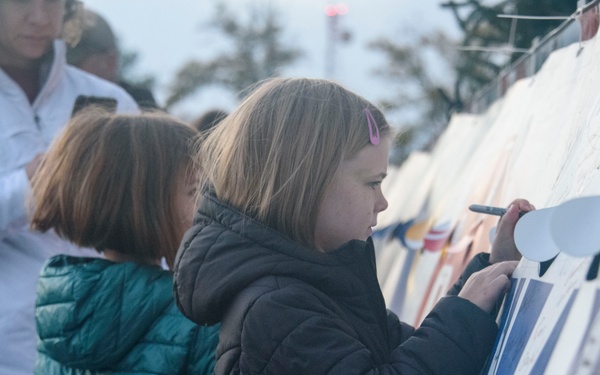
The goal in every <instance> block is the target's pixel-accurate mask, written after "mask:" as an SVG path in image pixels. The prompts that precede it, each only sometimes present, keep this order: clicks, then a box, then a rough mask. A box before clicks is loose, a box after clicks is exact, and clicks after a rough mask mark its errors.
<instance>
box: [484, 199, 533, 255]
mask: <svg viewBox="0 0 600 375" xmlns="http://www.w3.org/2000/svg"><path fill="white" fill-rule="evenodd" d="M532 210H535V207H534V206H533V205H532V204H531V203H529V201H527V200H526V199H515V200H514V201H512V203H511V204H510V205H509V206H508V210H507V211H506V213H505V214H504V215H502V217H501V218H500V220H499V221H498V226H497V229H496V235H495V236H494V242H493V243H492V250H491V254H490V263H492V264H494V263H498V262H503V261H507V260H520V259H521V253H519V250H518V249H517V246H516V245H515V236H514V233H515V226H516V225H517V221H518V220H519V212H520V211H522V212H529V211H532Z"/></svg>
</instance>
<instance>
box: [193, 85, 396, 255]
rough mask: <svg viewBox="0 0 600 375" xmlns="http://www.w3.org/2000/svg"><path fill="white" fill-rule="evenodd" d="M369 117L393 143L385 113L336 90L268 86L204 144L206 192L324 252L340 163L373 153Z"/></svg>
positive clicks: (331, 87) (259, 89) (203, 186)
mask: <svg viewBox="0 0 600 375" xmlns="http://www.w3.org/2000/svg"><path fill="white" fill-rule="evenodd" d="M365 109H368V110H370V112H371V113H372V115H373V118H374V120H375V122H376V123H377V127H378V129H379V132H380V136H381V137H389V136H390V135H391V129H390V126H389V125H388V123H387V121H386V120H385V117H384V116H383V114H382V113H381V111H379V110H378V109H377V108H375V107H374V106H373V105H372V104H371V103H369V102H368V101H367V100H366V99H364V98H362V97H361V96H358V95H356V94H354V93H352V92H351V91H349V90H347V89H345V88H343V87H342V86H340V85H338V84H336V83H334V82H331V81H328V80H322V79H307V78H274V79H269V80H266V81H263V82H261V83H259V84H258V85H257V86H256V88H255V89H254V90H253V92H251V93H250V94H249V96H247V97H246V99H245V100H244V101H243V102H242V104H241V105H240V106H239V107H238V108H237V109H236V110H235V111H234V112H232V113H231V114H230V115H229V116H227V117H226V118H225V119H223V121H222V123H221V124H220V125H219V126H217V127H216V128H215V129H214V130H213V132H212V133H211V134H210V135H209V136H208V137H207V138H206V139H205V141H204V142H203V143H202V146H201V147H200V150H199V153H198V160H199V161H200V167H201V168H202V171H203V173H202V176H201V189H200V190H201V191H206V190H208V191H212V193H214V194H215V195H216V197H217V198H218V199H220V200H222V201H224V202H226V203H227V204H229V205H231V206H232V207H234V208H236V209H238V210H240V211H241V212H243V213H244V214H246V215H248V216H250V217H252V218H254V219H256V220H258V221H260V222H262V223H264V224H266V225H267V226H269V227H271V228H274V229H275V230H277V231H279V232H280V233H283V234H285V235H287V236H288V237H289V238H291V239H292V240H294V241H296V242H298V243H300V244H302V245H305V246H308V247H311V248H315V249H317V250H319V251H322V249H318V248H317V245H316V243H315V241H314V234H315V228H316V221H317V214H318V212H319V208H320V206H321V204H322V201H323V197H324V195H325V192H326V190H327V189H328V187H329V185H330V184H331V181H332V179H333V177H334V175H335V174H336V172H337V170H338V168H339V166H340V164H341V163H342V161H344V160H347V159H350V158H352V157H353V156H355V155H356V154H357V153H358V152H359V151H360V150H361V149H363V148H364V147H367V146H368V145H370V140H369V139H370V138H369V135H370V133H369V126H368V122H367V118H366V115H365ZM375 147H376V146H375Z"/></svg>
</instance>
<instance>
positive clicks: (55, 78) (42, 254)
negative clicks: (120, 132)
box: [0, 41, 138, 375]
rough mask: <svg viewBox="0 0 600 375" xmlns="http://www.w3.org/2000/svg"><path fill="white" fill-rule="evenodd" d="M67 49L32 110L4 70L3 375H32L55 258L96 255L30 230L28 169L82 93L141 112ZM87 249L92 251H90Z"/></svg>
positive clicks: (59, 48) (0, 82)
mask: <svg viewBox="0 0 600 375" xmlns="http://www.w3.org/2000/svg"><path fill="white" fill-rule="evenodd" d="M65 53H66V46H65V45H64V42H62V41H56V42H55V43H54V54H53V57H52V62H51V64H50V66H49V68H50V69H49V71H47V72H46V77H45V79H44V77H43V78H42V79H43V81H44V84H43V87H42V89H41V91H40V93H39V94H38V96H37V97H36V99H35V101H34V103H33V104H30V103H29V100H28V99H27V96H26V95H25V93H24V92H23V91H22V90H21V88H20V87H19V86H18V85H17V84H16V83H15V82H14V81H13V80H12V79H11V78H10V77H9V76H8V75H7V74H6V73H5V72H4V71H3V70H2V69H0V374H11V375H12V374H14V375H19V374H27V375H30V374H32V373H33V365H34V360H35V355H36V347H35V346H36V341H37V334H36V329H35V320H34V301H35V293H36V283H37V276H38V273H39V271H40V269H41V267H42V265H43V264H44V262H45V261H46V260H47V259H48V258H49V257H50V256H52V255H55V254H59V253H70V254H77V255H90V253H89V250H82V249H76V248H74V247H73V246H72V245H71V244H69V243H68V242H66V241H64V240H61V239H59V238H58V236H56V235H55V234H54V232H48V233H45V234H41V233H37V232H33V231H30V230H29V229H28V223H27V214H26V209H25V202H26V198H27V195H28V194H29V180H28V178H27V175H26V173H25V167H26V166H27V164H28V163H29V162H30V161H31V160H32V159H33V158H34V157H35V156H36V155H37V154H39V153H42V152H44V151H46V149H47V148H48V145H49V144H50V142H51V141H52V139H53V138H54V137H55V136H56V135H57V133H59V132H60V130H61V129H62V128H63V127H64V125H65V124H66V122H67V121H68V120H69V118H70V117H71V113H72V109H73V105H74V103H75V99H76V98H77V96H79V95H86V96H102V97H112V98H115V99H116V100H117V103H118V104H117V111H118V112H137V111H138V107H137V105H136V103H135V101H134V100H133V99H132V98H131V97H130V96H129V95H128V94H127V93H126V92H125V91H124V90H123V89H121V88H120V87H119V86H117V85H115V84H113V83H110V82H108V81H105V80H102V79H100V78H98V77H96V76H93V75H91V74H88V73H86V72H83V71H81V70H79V69H77V68H75V67H72V66H68V65H67V63H66V57H65ZM86 251H88V253H86Z"/></svg>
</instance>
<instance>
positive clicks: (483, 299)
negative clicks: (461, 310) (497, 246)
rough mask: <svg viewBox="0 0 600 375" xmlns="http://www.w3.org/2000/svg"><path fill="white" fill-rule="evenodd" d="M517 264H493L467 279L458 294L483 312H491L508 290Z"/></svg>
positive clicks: (510, 262) (511, 262)
mask: <svg viewBox="0 0 600 375" xmlns="http://www.w3.org/2000/svg"><path fill="white" fill-rule="evenodd" d="M518 264H519V262H517V261H507V262H500V263H496V264H493V265H491V266H489V267H487V268H485V269H483V270H481V271H479V272H475V273H474V274H472V275H471V277H469V279H468V280H467V282H466V283H465V285H464V286H463V288H462V290H461V291H460V293H459V294H458V296H459V297H462V298H464V299H466V300H469V301H470V302H471V303H473V304H475V305H477V306H478V307H479V308H481V309H482V310H483V311H485V312H488V313H489V312H491V311H492V309H493V308H494V306H495V305H496V302H497V301H498V300H499V299H500V298H501V297H502V296H504V294H506V293H507V292H508V291H509V290H510V277H511V275H512V273H513V271H514V270H515V268H517V265H518Z"/></svg>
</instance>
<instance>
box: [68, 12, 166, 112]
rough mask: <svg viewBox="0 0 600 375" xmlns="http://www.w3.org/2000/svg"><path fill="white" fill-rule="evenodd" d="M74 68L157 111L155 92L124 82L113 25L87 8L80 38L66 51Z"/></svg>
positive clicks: (143, 106)
mask: <svg viewBox="0 0 600 375" xmlns="http://www.w3.org/2000/svg"><path fill="white" fill-rule="evenodd" d="M67 62H68V63H69V64H71V65H75V66H76V67H78V68H80V69H82V70H85V71H86V72H89V73H92V74H95V75H97V76H98V77H101V78H104V79H106V80H109V81H111V82H115V83H117V84H118V85H120V86H121V87H123V88H124V89H125V91H127V92H128V93H129V95H131V96H132V97H133V99H135V101H136V102H137V103H138V105H139V106H140V107H142V108H158V106H157V104H156V100H155V99H154V95H152V92H151V91H150V90H148V89H146V88H144V87H140V86H136V85H133V84H131V83H128V82H127V81H125V80H123V79H122V77H121V76H120V72H119V67H120V64H119V62H120V53H119V49H118V47H117V40H116V38H115V34H114V33H113V31H112V29H111V27H110V25H109V24H108V22H106V20H105V19H104V18H102V17H101V16H100V15H99V14H98V13H96V12H93V11H91V10H89V9H86V10H85V11H84V14H83V23H82V32H81V39H80V40H79V42H78V43H77V44H75V45H73V46H72V47H69V49H68V51H67Z"/></svg>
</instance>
